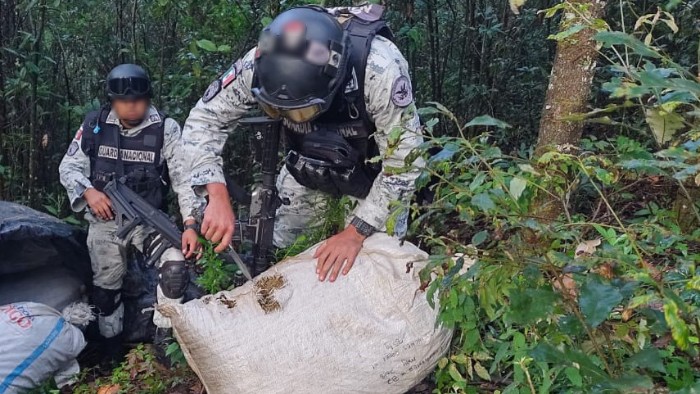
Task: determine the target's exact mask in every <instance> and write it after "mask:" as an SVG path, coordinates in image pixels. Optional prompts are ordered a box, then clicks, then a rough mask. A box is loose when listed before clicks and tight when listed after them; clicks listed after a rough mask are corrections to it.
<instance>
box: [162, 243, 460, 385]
mask: <svg viewBox="0 0 700 394" xmlns="http://www.w3.org/2000/svg"><path fill="white" fill-rule="evenodd" d="M314 250H315V247H314V248H311V249H309V250H307V251H306V252H304V253H302V254H300V255H298V256H296V257H294V258H291V259H288V260H285V261H283V262H281V263H279V264H277V265H276V266H274V267H272V268H270V269H269V270H268V271H266V272H265V273H263V274H262V275H260V276H259V277H257V278H256V279H255V283H257V284H258V286H260V284H261V283H263V284H264V285H263V286H264V287H267V288H268V289H271V290H270V292H271V293H272V294H271V296H269V297H263V298H264V299H263V300H262V304H263V305H264V306H265V308H266V309H267V310H268V312H267V313H266V312H265V311H263V309H262V307H261V304H260V303H259V298H261V296H264V295H265V294H261V290H260V288H259V287H257V286H255V285H253V284H252V283H247V284H246V285H244V286H242V287H240V288H237V289H235V290H233V291H224V292H220V293H217V294H215V295H209V296H206V297H203V298H201V299H198V300H193V301H190V302H188V303H186V304H182V305H167V306H163V307H162V308H161V310H163V312H164V313H165V314H166V315H168V316H170V317H171V320H172V324H173V330H174V333H175V337H176V338H177V340H178V342H179V343H180V345H181V347H182V349H183V352H184V354H185V357H186V358H187V361H188V363H189V365H190V367H192V369H193V370H194V371H195V372H196V373H197V375H199V377H200V379H201V380H202V382H203V383H204V385H205V387H206V389H207V392H208V393H209V394H236V393H241V394H248V393H265V394H273V393H304V394H307V393H323V394H332V393H343V394H349V393H372V394H377V393H387V394H390V393H397V394H398V393H404V392H406V391H407V390H409V389H410V388H411V387H413V386H415V385H416V384H418V383H419V382H420V381H421V380H423V379H424V378H425V377H426V376H427V375H428V374H430V372H432V370H433V369H434V367H435V365H436V363H437V361H438V360H439V359H440V357H442V356H443V355H444V354H445V352H446V351H447V348H448V346H449V343H450V339H451V337H452V332H451V331H450V330H448V329H445V328H443V327H441V326H438V325H436V316H437V310H433V309H432V308H430V306H429V305H428V303H427V301H426V297H425V293H424V292H422V291H419V286H420V283H419V279H418V272H419V270H420V269H421V268H422V267H424V266H425V264H426V263H427V257H428V256H427V254H426V253H425V252H423V251H421V250H420V249H418V248H417V247H416V246H414V245H412V244H410V243H408V242H406V243H404V244H403V246H401V245H400V243H399V241H398V240H397V239H396V238H392V237H389V236H387V235H386V234H382V233H378V234H375V235H373V236H371V237H370V238H368V239H367V240H366V241H365V243H364V247H363V249H362V252H361V253H360V255H359V256H358V259H357V261H356V262H355V265H354V267H353V268H352V270H351V271H350V273H349V274H348V275H347V276H340V277H339V278H338V280H336V282H335V283H329V282H319V281H318V278H317V276H316V273H315V264H316V259H314V258H313V252H314ZM280 278H281V279H280ZM279 282H284V287H282V288H278V289H274V287H276V285H279V284H280V283H279ZM262 293H264V291H262ZM276 303H278V304H279V305H276Z"/></svg>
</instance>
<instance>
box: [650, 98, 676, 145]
mask: <svg viewBox="0 0 700 394" xmlns="http://www.w3.org/2000/svg"><path fill="white" fill-rule="evenodd" d="M645 116H646V120H647V124H648V125H649V128H651V131H652V133H653V134H654V138H655V139H656V142H657V143H658V144H659V145H663V144H665V143H667V142H669V141H671V140H672V139H673V137H674V136H675V135H676V133H677V132H678V131H679V130H681V129H682V128H683V127H684V124H683V116H681V115H680V114H677V113H675V112H667V111H666V110H664V109H663V108H661V107H658V108H647V110H646V111H645Z"/></svg>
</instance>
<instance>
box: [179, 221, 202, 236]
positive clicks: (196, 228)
mask: <svg viewBox="0 0 700 394" xmlns="http://www.w3.org/2000/svg"><path fill="white" fill-rule="evenodd" d="M187 230H194V231H195V232H196V233H197V234H199V223H197V222H192V223H190V224H185V225H184V226H182V231H187Z"/></svg>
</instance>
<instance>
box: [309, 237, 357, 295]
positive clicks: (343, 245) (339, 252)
mask: <svg viewBox="0 0 700 394" xmlns="http://www.w3.org/2000/svg"><path fill="white" fill-rule="evenodd" d="M365 238H366V237H365V236H364V235H361V234H360V233H358V232H357V230H356V229H355V226H353V225H350V226H348V227H347V228H346V229H345V230H343V231H342V232H340V233H339V234H336V235H334V236H332V237H330V238H328V240H327V241H326V242H324V243H323V245H321V246H319V248H318V249H316V253H314V258H318V261H317V262H316V274H318V280H320V281H321V282H323V281H324V280H326V276H327V275H328V274H329V273H330V279H329V280H330V281H331V282H335V280H336V279H337V278H338V274H339V273H340V272H341V271H340V270H341V268H342V272H343V275H347V274H348V272H350V269H351V268H352V265H353V264H355V258H357V255H358V254H359V253H360V250H361V249H362V243H363V242H364V240H365Z"/></svg>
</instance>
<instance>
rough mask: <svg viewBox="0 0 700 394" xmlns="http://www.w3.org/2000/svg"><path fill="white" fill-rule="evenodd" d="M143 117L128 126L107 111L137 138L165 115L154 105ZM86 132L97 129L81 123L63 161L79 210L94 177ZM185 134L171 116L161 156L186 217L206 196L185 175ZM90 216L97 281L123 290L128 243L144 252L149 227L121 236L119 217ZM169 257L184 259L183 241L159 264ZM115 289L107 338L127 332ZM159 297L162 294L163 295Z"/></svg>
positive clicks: (104, 321) (104, 329) (103, 328)
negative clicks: (84, 140)
mask: <svg viewBox="0 0 700 394" xmlns="http://www.w3.org/2000/svg"><path fill="white" fill-rule="evenodd" d="M144 119H145V120H144V121H143V122H142V123H141V124H140V125H138V126H136V127H134V128H131V129H124V128H123V127H122V126H121V124H120V122H119V119H118V118H117V116H116V113H115V112H114V111H111V112H110V113H109V115H108V116H107V120H106V122H107V123H112V124H116V125H119V127H120V130H121V134H122V135H123V136H125V137H133V136H136V135H138V134H139V133H140V132H141V130H143V129H145V128H146V127H148V126H150V125H151V124H153V123H156V122H160V121H161V119H160V115H159V114H158V111H157V110H156V109H155V108H154V107H151V108H150V109H149V112H148V114H147V115H146V116H145V118H144ZM83 132H86V133H89V132H92V131H91V130H83V129H82V127H81V128H80V129H79V130H78V132H77V133H76V135H75V137H74V138H73V141H72V142H71V144H70V146H69V148H68V152H67V153H66V155H65V156H64V157H63V160H62V161H61V165H60V166H59V173H60V178H61V184H63V186H64V187H65V188H66V191H67V192H68V197H69V199H70V205H71V209H72V210H73V211H75V212H80V211H82V210H83V209H85V208H86V206H87V202H86V201H85V199H83V193H84V192H85V190H87V189H88V188H90V187H92V183H91V181H90V157H89V156H88V155H86V154H85V152H83V149H82V146H81V139H82V134H83ZM180 137H181V132H180V126H179V125H178V124H177V122H176V121H175V120H173V119H170V118H166V119H165V124H164V138H163V148H162V154H161V160H163V161H165V162H166V163H167V164H168V173H169V175H170V181H171V185H172V188H173V190H175V192H176V193H177V196H178V202H179V205H180V212H181V213H182V217H183V218H185V219H187V218H190V217H191V214H192V211H193V210H194V209H195V208H198V207H200V206H201V204H202V201H201V199H199V198H198V197H197V196H195V194H194V193H193V192H192V189H191V188H190V186H189V183H188V181H189V179H188V178H187V177H186V174H188V173H187V172H186V171H185V166H184V165H183V161H182V157H181V155H179V154H176V153H179V150H180V149H181V143H180V142H181V141H180ZM85 217H86V219H87V220H88V222H89V223H90V225H89V229H88V238H87V245H88V249H89V251H90V259H91V261H92V271H93V284H94V285H95V286H97V287H100V288H103V289H107V290H119V289H121V287H122V279H123V278H124V275H125V273H126V258H127V250H128V247H129V246H130V245H133V246H134V247H136V248H137V249H138V250H139V251H142V249H143V242H144V239H145V238H146V236H148V234H149V233H148V229H146V228H144V227H142V226H139V227H137V228H135V229H134V230H133V231H132V232H131V233H129V235H128V237H127V239H124V240H122V239H120V238H119V237H117V235H116V231H117V224H116V222H115V221H113V220H110V221H104V220H101V219H99V218H97V217H96V216H94V215H92V214H91V213H90V212H89V209H88V212H87V213H86V214H85ZM168 259H170V260H173V259H179V260H182V261H184V257H183V256H182V252H181V251H180V245H176V247H172V248H170V249H169V250H168V252H167V253H165V254H164V255H163V257H161V262H160V263H159V265H160V264H162V263H163V262H165V261H167V260H168ZM115 294H116V295H115V297H116V299H115V302H116V303H117V304H118V307H117V308H116V310H115V311H114V313H112V314H110V315H108V316H102V315H101V316H100V317H99V327H100V332H101V333H102V335H104V336H105V337H107V338H111V337H114V336H116V335H118V334H119V333H121V331H122V319H123V314H124V307H123V304H121V302H120V300H119V294H118V292H115ZM160 301H161V299H159V302H160ZM156 317H157V316H156ZM166 324H167V323H166Z"/></svg>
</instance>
